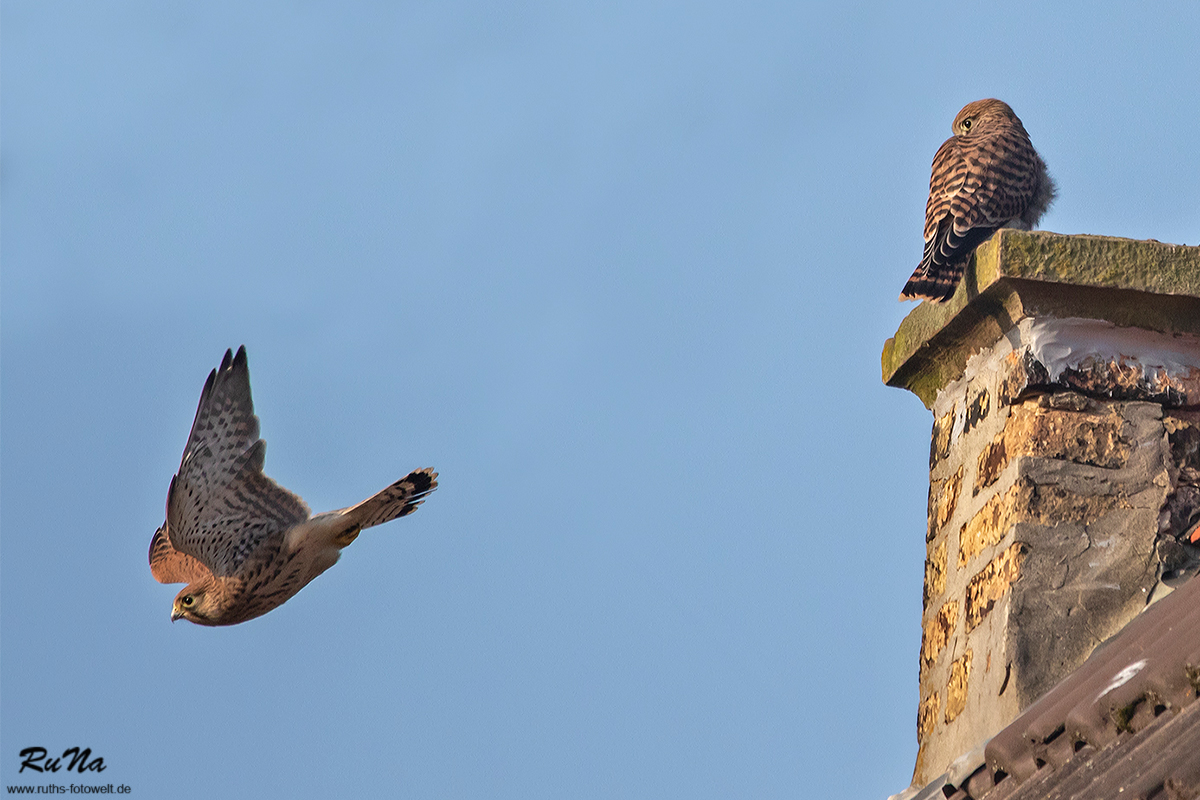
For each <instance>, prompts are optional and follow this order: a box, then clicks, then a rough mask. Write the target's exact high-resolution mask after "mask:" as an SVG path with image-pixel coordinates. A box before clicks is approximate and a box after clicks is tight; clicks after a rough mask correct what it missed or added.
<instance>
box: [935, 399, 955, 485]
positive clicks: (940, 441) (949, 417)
mask: <svg viewBox="0 0 1200 800" xmlns="http://www.w3.org/2000/svg"><path fill="white" fill-rule="evenodd" d="M952 430H954V408H953V406H952V407H951V408H950V410H949V411H947V412H946V413H945V414H943V415H942V416H940V417H938V418H937V419H935V420H934V421H933V435H931V436H930V437H929V469H930V471H932V470H933V468H934V467H936V466H937V465H938V462H939V461H942V460H944V459H945V458H946V456H948V455H950V433H951V431H952Z"/></svg>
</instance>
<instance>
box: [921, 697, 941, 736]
mask: <svg viewBox="0 0 1200 800" xmlns="http://www.w3.org/2000/svg"><path fill="white" fill-rule="evenodd" d="M940 706H941V700H940V699H939V698H938V693H937V692H930V693H929V694H928V695H927V696H926V697H925V699H924V700H922V701H921V704H920V705H919V706H917V741H918V742H923V741H925V737H927V736H929V734H931V733H933V728H934V726H935V725H937V721H938V709H939V708H940Z"/></svg>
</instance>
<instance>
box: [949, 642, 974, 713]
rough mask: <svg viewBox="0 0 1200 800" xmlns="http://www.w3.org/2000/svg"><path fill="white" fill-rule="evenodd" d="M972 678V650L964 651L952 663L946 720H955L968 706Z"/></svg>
mask: <svg viewBox="0 0 1200 800" xmlns="http://www.w3.org/2000/svg"><path fill="white" fill-rule="evenodd" d="M970 679H971V651H970V650H968V651H967V652H965V653H963V654H962V656H960V657H959V658H956V659H955V660H954V663H953V664H951V665H950V680H949V681H947V682H946V722H947V724H949V723H951V722H953V721H954V720H955V719H956V718H957V717H958V715H959V714H961V713H962V712H963V709H964V708H966V707H967V687H968V686H969V685H970Z"/></svg>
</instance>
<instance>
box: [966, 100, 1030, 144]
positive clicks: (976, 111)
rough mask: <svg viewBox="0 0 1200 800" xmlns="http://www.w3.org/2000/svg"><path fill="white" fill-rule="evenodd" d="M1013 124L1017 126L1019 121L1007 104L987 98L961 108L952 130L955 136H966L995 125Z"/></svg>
mask: <svg viewBox="0 0 1200 800" xmlns="http://www.w3.org/2000/svg"><path fill="white" fill-rule="evenodd" d="M1014 122H1015V123H1016V124H1017V125H1020V124H1021V120H1020V119H1019V118H1018V117H1017V115H1016V114H1014V113H1013V110H1012V109H1011V108H1009V106H1008V103H1006V102H1004V101H1003V100H996V99H995V98H988V99H986V100H976V101H975V102H974V103H967V104H966V105H965V106H963V109H962V111H959V112H958V116H956V117H955V118H954V125H953V126H952V128H953V130H954V135H955V136H967V135H970V134H972V133H979V132H980V131H981V130H986V129H988V128H989V127H991V126H992V125H995V124H997V123H1000V124H1005V125H1010V124H1012V123H1014Z"/></svg>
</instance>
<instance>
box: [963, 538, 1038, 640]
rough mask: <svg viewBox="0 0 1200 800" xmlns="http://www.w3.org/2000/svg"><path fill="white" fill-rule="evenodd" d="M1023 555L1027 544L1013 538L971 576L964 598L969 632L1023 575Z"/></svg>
mask: <svg viewBox="0 0 1200 800" xmlns="http://www.w3.org/2000/svg"><path fill="white" fill-rule="evenodd" d="M1024 555H1025V545H1023V544H1021V543H1020V542H1014V543H1013V544H1011V545H1009V547H1007V548H1006V549H1005V550H1004V551H1003V552H1002V553H1000V555H998V556H996V557H995V558H993V559H992V560H991V561H989V562H988V564H987V566H986V567H984V568H983V569H981V570H980V571H979V572H978V573H976V575H975V577H973V578H971V580H970V582H969V583H968V584H967V596H966V602H965V605H966V625H967V631H968V632H970V631H973V630H974V629H975V627H976V626H978V625H979V623H980V622H982V621H983V619H984V617H986V616H987V615H988V613H989V612H990V611H991V610H992V607H993V606H994V605H995V604H996V602H997V601H998V600H1000V598H1002V597H1004V595H1005V594H1007V593H1008V588H1009V587H1010V586H1012V584H1013V581H1015V580H1016V579H1017V578H1018V577H1020V575H1021V559H1022V558H1024Z"/></svg>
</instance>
